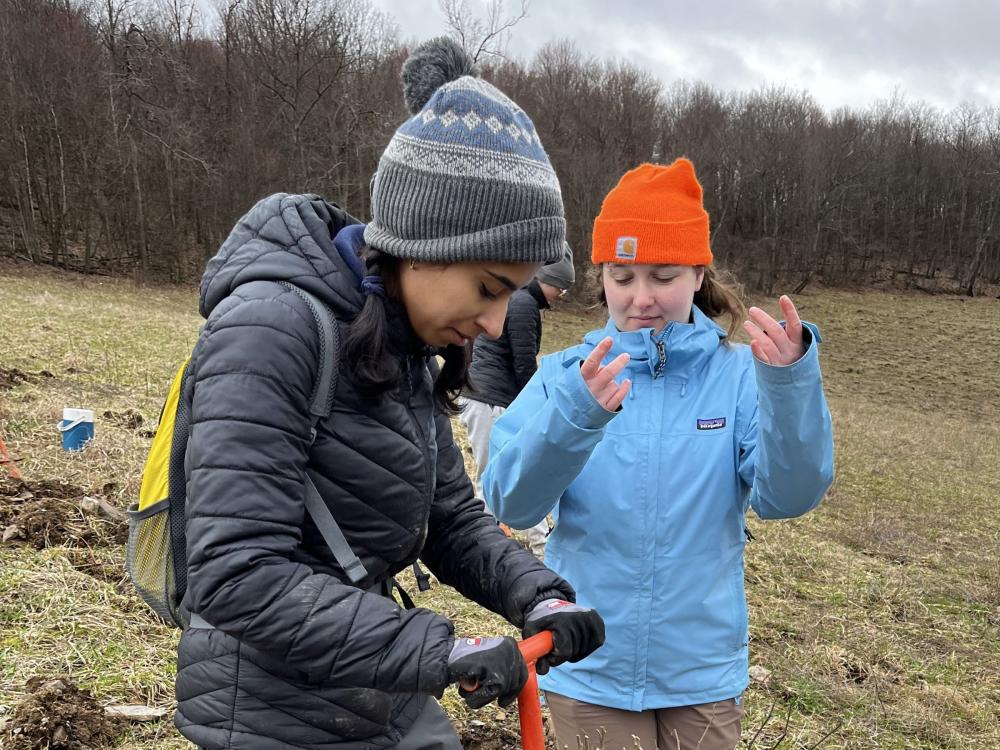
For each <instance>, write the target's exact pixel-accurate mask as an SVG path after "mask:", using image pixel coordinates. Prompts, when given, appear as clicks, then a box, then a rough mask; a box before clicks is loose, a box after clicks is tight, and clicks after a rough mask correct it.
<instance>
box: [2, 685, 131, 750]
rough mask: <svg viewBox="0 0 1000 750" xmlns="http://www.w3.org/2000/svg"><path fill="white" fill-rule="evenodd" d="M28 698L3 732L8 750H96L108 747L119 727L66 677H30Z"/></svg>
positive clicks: (15, 710)
mask: <svg viewBox="0 0 1000 750" xmlns="http://www.w3.org/2000/svg"><path fill="white" fill-rule="evenodd" d="M26 687H27V691H28V695H27V696H26V697H25V698H24V699H23V700H22V701H21V702H20V703H19V704H18V705H17V707H16V708H15V709H14V715H13V717H12V718H11V720H10V721H9V722H8V723H7V727H6V730H5V731H4V734H3V738H4V742H3V746H4V747H5V748H7V749H8V750H49V749H51V750H91V749H93V750H96V749H97V748H104V747H108V746H109V745H110V744H111V742H110V740H111V738H112V737H114V735H115V734H116V732H117V729H118V726H117V724H116V722H115V721H113V720H112V719H110V718H109V717H108V716H107V715H106V714H105V712H104V709H103V708H102V707H101V706H100V704H98V702H97V701H96V700H94V697H93V696H92V695H91V694H90V693H89V692H87V691H86V690H81V689H80V688H78V687H77V686H76V685H74V684H73V682H72V681H71V680H70V679H69V678H68V677H42V676H38V677H32V678H31V679H30V680H28V682H27V685H26Z"/></svg>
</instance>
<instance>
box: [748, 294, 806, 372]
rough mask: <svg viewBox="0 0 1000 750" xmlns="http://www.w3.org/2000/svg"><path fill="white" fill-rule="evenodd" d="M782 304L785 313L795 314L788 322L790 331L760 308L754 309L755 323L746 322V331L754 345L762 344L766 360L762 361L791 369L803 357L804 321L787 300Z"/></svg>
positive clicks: (784, 299)
mask: <svg viewBox="0 0 1000 750" xmlns="http://www.w3.org/2000/svg"><path fill="white" fill-rule="evenodd" d="M779 304H780V305H781V307H782V310H783V312H785V313H786V314H787V313H789V312H790V313H791V316H790V317H789V318H787V319H786V321H785V325H786V326H787V328H782V326H781V324H780V323H778V321H776V320H775V319H774V318H772V317H771V316H770V315H768V314H767V313H766V312H765V311H764V310H761V309H760V308H759V307H751V308H750V310H749V311H748V312H749V314H750V318H751V320H749V321H746V322H744V323H743V327H744V328H745V329H746V331H747V333H749V334H750V339H751V342H754V341H756V342H757V343H758V344H759V347H758V349H759V350H760V351H761V353H762V354H763V356H761V357H758V359H760V360H761V361H762V362H767V363H768V364H772V365H789V364H791V363H793V362H795V361H796V360H797V359H798V358H799V357H801V356H802V321H801V320H800V319H799V316H798V313H797V312H796V310H795V305H793V304H792V301H791V300H790V299H788V297H787V296H786V297H782V298H781V300H780V301H779ZM754 354H757V349H754Z"/></svg>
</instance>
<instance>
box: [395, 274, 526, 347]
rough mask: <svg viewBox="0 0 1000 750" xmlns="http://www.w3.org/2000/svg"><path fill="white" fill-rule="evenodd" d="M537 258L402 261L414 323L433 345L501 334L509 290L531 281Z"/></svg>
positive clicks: (404, 293)
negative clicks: (525, 260)
mask: <svg viewBox="0 0 1000 750" xmlns="http://www.w3.org/2000/svg"><path fill="white" fill-rule="evenodd" d="M540 267H541V264H539V263H492V262H484V263H447V264H437V263H415V264H414V266H413V267H412V268H411V267H410V265H409V263H405V262H404V263H402V264H400V270H399V291H400V296H401V298H402V302H403V305H404V307H406V314H407V317H408V318H409V319H410V325H412V326H413V330H414V331H415V332H416V334H417V336H418V337H419V338H420V340H421V341H423V342H424V343H425V344H428V345H429V346H446V345H448V344H457V345H458V346H465V345H466V344H467V343H469V342H470V341H472V340H473V339H474V338H476V336H478V335H479V334H481V333H483V334H486V335H487V336H489V337H490V338H497V337H499V336H500V334H501V333H503V323H504V319H505V318H506V317H507V303H508V302H509V301H510V295H511V294H513V293H514V292H515V291H517V290H518V289H520V288H521V287H522V286H524V285H525V284H527V283H528V282H529V281H531V278H532V276H534V275H535V272H536V271H537V270H538V269H539V268H540Z"/></svg>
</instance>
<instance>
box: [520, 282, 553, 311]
mask: <svg viewBox="0 0 1000 750" xmlns="http://www.w3.org/2000/svg"><path fill="white" fill-rule="evenodd" d="M524 290H525V291H526V292H527V293H528V294H530V295H531V296H532V297H533V298H534V300H535V302H537V303H538V309H539V310H548V309H549V300H548V298H547V297H546V296H545V292H543V291H542V286H541V284H539V283H538V279H532V280H531V281H529V282H528V285H527V286H526V287H524Z"/></svg>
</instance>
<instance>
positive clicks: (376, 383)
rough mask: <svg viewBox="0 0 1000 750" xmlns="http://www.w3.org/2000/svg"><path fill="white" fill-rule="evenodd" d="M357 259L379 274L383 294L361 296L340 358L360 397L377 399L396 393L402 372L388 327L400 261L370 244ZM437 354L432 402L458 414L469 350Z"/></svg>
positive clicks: (453, 349) (368, 272)
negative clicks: (348, 367) (440, 363)
mask: <svg viewBox="0 0 1000 750" xmlns="http://www.w3.org/2000/svg"><path fill="white" fill-rule="evenodd" d="M361 257H362V260H363V261H364V263H365V269H366V270H365V273H366V275H369V276H381V277H382V282H383V286H384V287H385V293H386V297H382V296H380V295H378V294H369V295H367V296H366V297H365V304H364V305H363V306H362V308H361V312H359V313H358V315H357V317H356V318H355V319H354V320H353V321H352V322H351V324H350V326H348V329H347V336H346V337H345V341H344V356H345V357H346V361H348V362H350V363H351V374H352V376H353V378H352V379H353V382H354V385H355V387H357V389H358V392H359V393H360V394H361V396H362V397H363V398H367V399H372V400H375V401H378V400H380V399H382V398H384V397H385V396H386V395H387V394H389V393H394V392H395V391H396V390H397V389H398V388H399V384H400V381H401V380H402V379H403V377H404V375H405V373H404V371H403V353H402V352H400V351H398V349H397V348H396V347H395V346H394V345H393V342H392V338H391V335H390V333H391V331H390V326H389V318H390V314H391V313H390V309H389V308H390V306H391V305H394V304H400V305H401V303H398V302H397V300H398V298H399V263H400V260H399V258H395V257H393V256H391V255H386V254H385V253H382V252H379V251H378V250H376V249H374V248H371V247H365V248H363V249H362V251H361ZM440 354H441V356H442V357H443V358H444V366H443V367H441V371H440V372H439V373H438V375H437V377H436V378H435V379H434V400H435V402H436V403H437V405H438V406H439V407H440V408H441V409H442V410H443V411H444V412H445V413H446V414H456V413H458V412H459V411H460V410H461V409H460V407H459V405H458V397H459V395H460V394H461V392H462V390H463V389H464V388H466V387H467V386H468V384H469V377H468V373H469V354H468V351H467V348H466V347H462V346H457V345H454V344H451V345H449V346H447V347H445V348H444V350H443V351H441V352H440ZM434 369H436V368H432V371H433V370H434Z"/></svg>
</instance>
